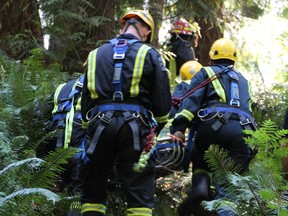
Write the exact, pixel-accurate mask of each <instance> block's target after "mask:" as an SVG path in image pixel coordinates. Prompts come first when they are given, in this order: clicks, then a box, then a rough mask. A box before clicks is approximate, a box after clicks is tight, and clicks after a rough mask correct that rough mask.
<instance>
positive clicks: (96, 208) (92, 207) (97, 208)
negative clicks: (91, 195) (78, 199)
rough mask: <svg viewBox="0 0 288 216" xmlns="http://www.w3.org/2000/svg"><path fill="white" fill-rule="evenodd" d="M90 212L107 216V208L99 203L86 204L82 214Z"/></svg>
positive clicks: (83, 206)
mask: <svg viewBox="0 0 288 216" xmlns="http://www.w3.org/2000/svg"><path fill="white" fill-rule="evenodd" d="M89 211H92V212H93V211H94V212H100V213H102V214H105V213H106V206H105V205H103V204H98V203H84V204H83V205H82V208H81V214H82V213H85V212H89Z"/></svg>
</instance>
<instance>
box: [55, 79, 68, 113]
mask: <svg viewBox="0 0 288 216" xmlns="http://www.w3.org/2000/svg"><path fill="white" fill-rule="evenodd" d="M65 84H66V83H63V84H61V85H59V86H58V87H57V89H56V91H55V94H54V109H53V111H52V114H55V113H57V111H58V96H59V93H60V92H61V89H62V88H63V86H64V85H65Z"/></svg>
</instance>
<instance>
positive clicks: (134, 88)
mask: <svg viewBox="0 0 288 216" xmlns="http://www.w3.org/2000/svg"><path fill="white" fill-rule="evenodd" d="M118 39H127V40H131V39H134V40H135V39H137V38H136V37H135V36H133V35H132V34H122V35H120V36H118ZM128 46H129V47H128V49H127V51H126V53H125V58H124V60H123V64H122V72H121V79H122V81H121V86H122V88H121V91H122V93H123V101H121V102H120V103H128V104H129V103H132V104H138V105H141V106H143V107H144V108H146V109H148V110H150V111H152V113H153V114H154V117H155V119H156V120H157V122H158V123H165V122H166V121H167V119H168V113H169V110H170V108H171V93H170V86H169V78H168V72H167V68H166V66H165V62H164V61H163V59H162V58H161V56H160V54H159V52H158V51H157V50H156V49H155V48H153V47H152V46H150V45H149V44H146V43H144V42H141V41H137V42H135V43H132V44H129V45H128ZM113 55H114V51H113V47H112V44H111V43H106V44H104V45H102V46H100V47H99V48H97V49H95V50H93V51H91V52H90V53H89V56H88V59H87V63H86V66H85V79H84V85H83V91H82V99H81V107H82V111H81V113H82V118H83V121H84V122H87V121H88V120H87V117H86V113H87V112H88V111H89V110H90V109H91V108H93V107H95V106H97V105H99V104H103V103H114V102H115V101H113V94H114V86H113V84H112V82H113V75H114V70H115V68H114V67H115V66H114V59H113Z"/></svg>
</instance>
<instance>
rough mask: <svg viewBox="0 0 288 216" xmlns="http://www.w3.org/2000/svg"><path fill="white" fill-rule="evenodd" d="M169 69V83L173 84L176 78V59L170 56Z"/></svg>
mask: <svg viewBox="0 0 288 216" xmlns="http://www.w3.org/2000/svg"><path fill="white" fill-rule="evenodd" d="M169 71H170V74H171V76H170V85H171V86H174V85H175V79H176V75H177V67H176V59H175V58H171V59H170V60H169Z"/></svg>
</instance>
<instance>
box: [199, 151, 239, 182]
mask: <svg viewBox="0 0 288 216" xmlns="http://www.w3.org/2000/svg"><path fill="white" fill-rule="evenodd" d="M204 159H205V160H206V161H207V163H208V166H209V168H210V169H211V171H212V173H213V179H214V180H215V181H216V182H219V184H222V183H224V182H225V181H226V180H225V176H227V175H228V174H229V173H231V172H239V171H240V170H241V166H240V165H236V164H235V162H234V161H233V160H232V158H231V157H229V155H228V152H227V151H226V150H224V149H222V148H220V147H219V145H211V146H210V147H209V149H208V150H207V151H206V152H205V155H204ZM223 181H224V182H223Z"/></svg>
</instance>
